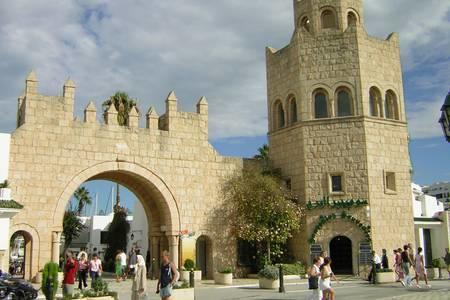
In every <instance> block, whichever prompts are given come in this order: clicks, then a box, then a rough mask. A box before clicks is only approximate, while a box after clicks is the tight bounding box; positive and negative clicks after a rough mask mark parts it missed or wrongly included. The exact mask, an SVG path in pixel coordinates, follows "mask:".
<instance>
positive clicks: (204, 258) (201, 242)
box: [195, 235, 213, 279]
mask: <svg viewBox="0 0 450 300" xmlns="http://www.w3.org/2000/svg"><path fill="white" fill-rule="evenodd" d="M195 258H196V265H197V268H198V269H200V270H201V271H202V278H203V279H211V278H213V269H212V268H213V266H212V265H213V257H212V241H211V239H210V238H209V237H208V236H206V235H201V236H199V237H198V238H197V241H196V243H195Z"/></svg>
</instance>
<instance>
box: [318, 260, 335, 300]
mask: <svg viewBox="0 0 450 300" xmlns="http://www.w3.org/2000/svg"><path fill="white" fill-rule="evenodd" d="M330 264H331V259H330V258H329V257H325V259H324V262H323V265H321V266H320V279H319V289H320V290H321V291H322V292H323V295H324V297H325V298H327V299H329V300H334V299H335V298H334V297H335V292H334V290H333V288H332V287H331V277H332V276H333V272H331V267H330Z"/></svg>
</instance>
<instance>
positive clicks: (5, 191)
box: [0, 180, 11, 200]
mask: <svg viewBox="0 0 450 300" xmlns="http://www.w3.org/2000/svg"><path fill="white" fill-rule="evenodd" d="M0 200H11V189H10V188H9V182H8V180H5V181H3V182H2V183H0Z"/></svg>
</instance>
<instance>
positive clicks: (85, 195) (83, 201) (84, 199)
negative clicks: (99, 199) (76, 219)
mask: <svg viewBox="0 0 450 300" xmlns="http://www.w3.org/2000/svg"><path fill="white" fill-rule="evenodd" d="M73 196H74V197H75V199H76V200H77V214H78V215H81V212H82V211H83V209H84V208H85V207H86V205H89V204H91V203H92V198H91V195H89V191H88V189H86V188H85V187H84V186H83V187H79V188H78V189H77V190H76V191H75V193H74V194H73Z"/></svg>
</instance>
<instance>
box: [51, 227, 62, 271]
mask: <svg viewBox="0 0 450 300" xmlns="http://www.w3.org/2000/svg"><path fill="white" fill-rule="evenodd" d="M60 247H61V231H53V232H52V262H54V263H57V264H59V249H60Z"/></svg>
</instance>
